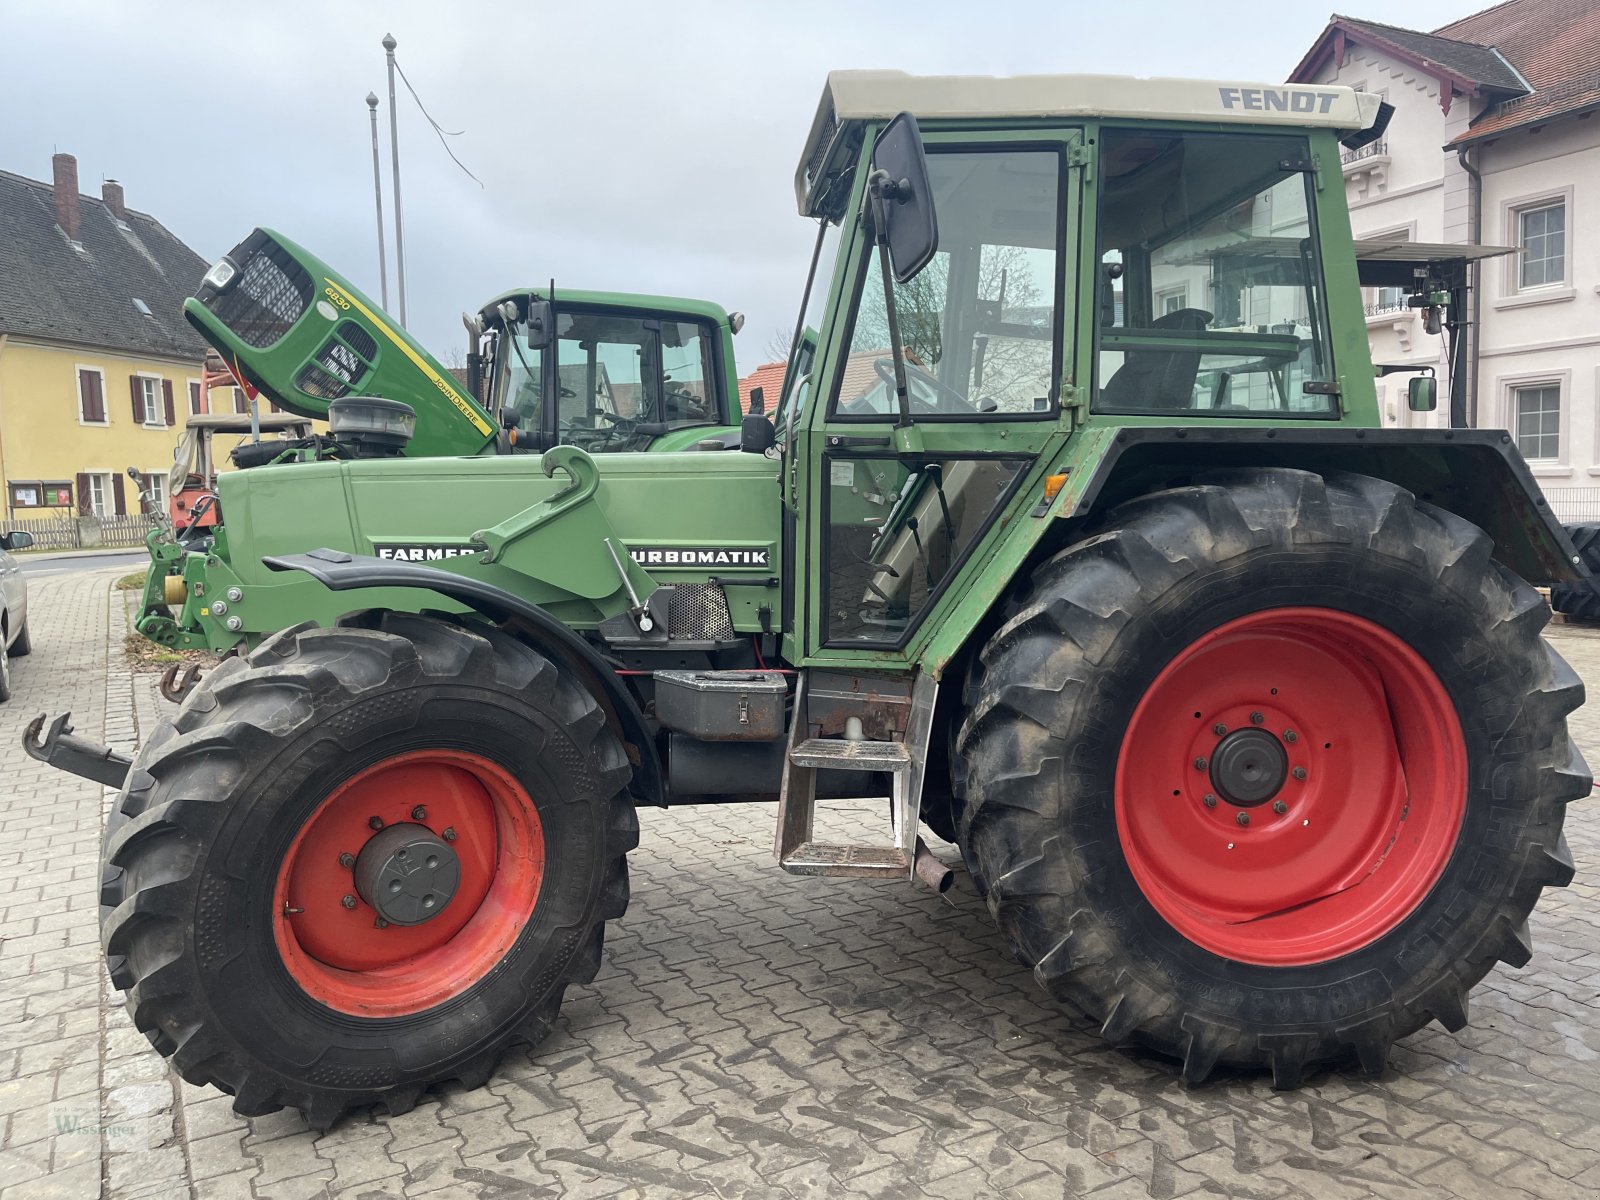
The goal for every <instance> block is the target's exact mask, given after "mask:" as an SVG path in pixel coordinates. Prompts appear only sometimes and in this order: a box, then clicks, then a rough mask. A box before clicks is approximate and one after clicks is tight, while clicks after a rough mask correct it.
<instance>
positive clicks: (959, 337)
mask: <svg viewBox="0 0 1600 1200" xmlns="http://www.w3.org/2000/svg"><path fill="white" fill-rule="evenodd" d="M928 151H929V153H928V176H929V182H930V183H931V185H932V188H933V193H934V199H935V203H936V204H937V206H938V211H939V248H938V252H937V253H936V254H935V256H934V258H933V261H932V262H930V263H929V264H928V266H927V267H925V268H924V269H923V270H922V271H921V272H920V273H919V274H918V275H916V276H915V277H914V278H912V279H910V280H909V281H907V282H906V283H904V284H899V285H897V286H896V287H895V314H896V316H897V318H898V321H899V326H900V340H901V350H902V353H903V354H904V357H905V363H906V380H907V386H908V391H909V393H910V399H911V412H912V416H913V417H914V418H915V419H916V420H918V421H925V420H935V421H936V420H952V419H955V420H959V419H983V418H985V417H991V416H994V417H1010V418H1015V417H1018V416H1035V415H1041V416H1043V415H1049V414H1051V413H1053V412H1054V411H1055V408H1056V403H1057V389H1056V380H1057V379H1058V378H1059V377H1060V363H1059V358H1058V352H1057V339H1056V336H1055V332H1056V326H1057V315H1058V313H1059V311H1060V294H1059V280H1060V278H1061V271H1060V263H1059V254H1060V244H1061V225H1062V221H1061V197H1062V186H1061V170H1062V167H1061V156H1060V154H1059V153H1057V152H1056V151H1053V150H1039V149H1025V148H997V149H989V150H977V151H973V150H962V151H960V152H940V151H939V149H938V146H937V145H936V144H935V145H930V146H929V147H928ZM896 412H897V401H896V398H895V394H894V356H893V352H892V349H891V347H890V343H889V320H888V313H887V310H886V307H885V304H884V294H883V277H882V275H881V274H880V273H879V263H878V256H877V255H876V254H870V255H868V257H867V261H866V264H865V270H864V272H863V277H862V281H861V285H860V290H859V291H858V293H857V307H856V315H855V324H854V327H853V329H852V331H851V336H850V351H849V355H848V356H847V358H846V359H845V361H844V364H843V367H842V369H841V370H840V372H839V375H838V377H837V380H836V384H835V391H834V403H833V409H832V413H831V416H833V417H834V418H837V419H840V420H852V419H854V420H868V421H879V422H881V421H884V420H886V419H892V418H893V416H894V415H895V413H896Z"/></svg>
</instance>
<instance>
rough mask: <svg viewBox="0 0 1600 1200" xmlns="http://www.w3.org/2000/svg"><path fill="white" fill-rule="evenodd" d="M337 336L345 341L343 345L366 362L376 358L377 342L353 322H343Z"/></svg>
mask: <svg viewBox="0 0 1600 1200" xmlns="http://www.w3.org/2000/svg"><path fill="white" fill-rule="evenodd" d="M338 334H339V336H340V337H341V338H343V339H344V340H345V344H346V345H348V346H349V347H350V349H352V350H354V351H355V352H356V353H357V354H359V355H361V357H362V358H364V359H366V360H367V361H368V362H372V361H373V360H374V359H376V358H377V357H378V343H377V340H376V339H375V338H374V337H373V336H372V335H371V334H370V333H368V332H367V331H366V330H365V329H363V328H361V326H359V325H357V324H356V323H355V322H354V321H344V322H342V323H341V324H340V326H339V329H338Z"/></svg>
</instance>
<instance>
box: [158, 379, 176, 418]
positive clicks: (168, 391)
mask: <svg viewBox="0 0 1600 1200" xmlns="http://www.w3.org/2000/svg"><path fill="white" fill-rule="evenodd" d="M161 404H162V407H163V408H165V409H166V410H167V424H168V425H176V424H177V423H178V411H177V409H176V408H175V407H173V403H172V380H170V379H163V380H162V381H161Z"/></svg>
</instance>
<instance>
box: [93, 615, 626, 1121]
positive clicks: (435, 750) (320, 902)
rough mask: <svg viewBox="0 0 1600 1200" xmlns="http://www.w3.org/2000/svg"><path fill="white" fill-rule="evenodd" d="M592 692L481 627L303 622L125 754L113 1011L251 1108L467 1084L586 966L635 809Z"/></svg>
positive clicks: (212, 680) (403, 1104)
mask: <svg viewBox="0 0 1600 1200" xmlns="http://www.w3.org/2000/svg"><path fill="white" fill-rule="evenodd" d="M628 777H629V768H628V764H627V758H626V756H625V753H624V750H623V747H622V745H621V743H620V742H619V741H618V739H617V737H616V736H615V734H614V733H613V732H612V731H611V730H610V728H609V727H608V726H607V724H606V721H605V719H604V716H603V714H602V713H601V712H600V710H599V708H598V706H597V705H596V703H595V702H594V700H593V699H592V698H591V697H590V696H589V695H588V694H587V692H585V691H584V690H583V689H582V688H580V687H579V686H578V685H577V684H576V683H574V682H573V681H572V680H570V679H567V678H565V677H563V675H562V674H561V672H560V671H559V670H558V669H557V668H556V667H555V665H554V664H552V663H551V662H550V661H548V660H547V659H545V658H544V657H542V656H541V655H539V654H538V653H536V652H535V651H534V650H532V649H531V648H529V647H528V646H526V645H524V644H522V643H520V642H518V641H516V640H515V639H513V638H511V637H509V636H507V635H505V634H503V633H501V632H499V631H497V630H494V629H490V628H488V627H483V626H476V625H473V626H466V625H457V624H454V623H451V622H448V621H445V620H442V619H432V618H427V617H419V616H413V615H408V614H395V613H391V614H386V615H385V616H384V617H383V618H382V620H381V622H379V623H377V627H376V628H355V627H342V628H337V629H316V628H313V627H300V628H297V629H292V630H289V631H286V632H285V633H282V634H279V635H277V636H276V637H274V638H273V639H271V640H270V641H268V642H266V643H264V644H263V645H262V646H261V647H260V648H259V649H257V650H256V651H255V652H254V653H253V654H251V655H250V656H249V658H248V659H234V660H229V661H228V662H225V663H224V664H223V665H222V666H220V667H218V668H217V669H216V670H215V671H214V672H213V673H212V674H211V675H210V676H208V677H207V679H206V680H205V682H204V683H203V684H202V685H201V686H200V687H199V688H197V689H196V690H195V692H194V693H193V694H192V695H191V696H190V697H189V698H188V700H187V701H186V702H185V703H184V705H183V707H182V708H181V709H180V711H179V714H178V716H177V719H176V720H175V722H173V724H172V725H170V726H164V727H163V728H161V729H158V730H157V731H156V733H155V735H154V736H152V738H151V740H150V743H149V745H148V746H147V747H146V749H145V750H143V751H142V752H141V754H140V757H139V760H138V761H137V762H136V763H135V765H134V768H133V770H132V771H131V772H130V773H129V781H128V785H127V787H126V789H125V791H124V794H123V798H122V801H121V805H120V808H121V813H122V815H123V817H124V818H125V822H124V823H122V824H121V825H120V826H119V827H117V828H115V829H114V830H113V831H112V833H111V835H110V837H109V839H108V845H107V868H108V870H107V873H106V876H105V882H104V885H103V890H102V903H103V905H104V907H103V909H102V913H103V936H104V944H105V948H106V952H107V956H108V959H109V963H110V967H111V971H112V978H113V981H114V982H115V983H116V985H117V986H118V987H119V988H122V989H124V990H125V991H126V992H127V993H128V997H127V998H128V1005H129V1008H130V1010H131V1011H132V1013H133V1016H134V1020H135V1023H136V1024H137V1025H138V1026H139V1028H140V1029H141V1030H142V1031H143V1032H144V1033H145V1035H146V1036H147V1037H148V1038H149V1039H150V1041H151V1042H152V1044H154V1045H155V1047H156V1048H157V1049H158V1050H159V1051H160V1052H161V1053H162V1054H164V1055H167V1056H169V1057H170V1058H171V1059H172V1062H173V1065H174V1066H175V1067H176V1068H177V1069H178V1071H179V1072H180V1073H181V1074H182V1075H183V1076H184V1078H186V1079H188V1080H189V1081H190V1082H192V1083H212V1084H215V1085H216V1086H218V1087H220V1088H221V1089H222V1090H224V1091H227V1092H231V1093H233V1094H234V1095H235V1097H236V1099H235V1105H234V1107H235V1109H236V1110H237V1111H239V1112H241V1113H244V1114H247V1115H254V1114H257V1113H263V1112H269V1111H272V1110H273V1109H276V1108H280V1107H283V1106H285V1105H292V1106H294V1107H296V1108H299V1109H300V1110H301V1111H302V1113H304V1115H305V1117H306V1119H307V1120H308V1121H309V1122H310V1123H311V1124H312V1125H314V1126H316V1127H319V1128H325V1127H326V1126H327V1125H328V1124H330V1123H331V1122H332V1121H333V1120H335V1119H336V1118H337V1117H338V1116H339V1115H340V1114H341V1113H343V1112H344V1111H346V1110H347V1109H350V1108H353V1107H358V1106H363V1105H368V1104H372V1103H381V1104H384V1105H385V1106H386V1107H387V1108H388V1109H389V1111H391V1112H403V1111H405V1110H406V1109H408V1108H410V1107H411V1105H412V1104H414V1103H415V1101H416V1099H417V1098H418V1096H419V1095H421V1093H422V1092H423V1091H424V1090H426V1089H427V1088H428V1087H429V1086H431V1085H433V1084H436V1083H440V1082H444V1081H447V1080H459V1081H461V1082H463V1083H464V1084H466V1085H467V1086H469V1087H476V1086H479V1085H481V1084H482V1083H483V1082H484V1081H485V1080H486V1079H487V1078H488V1076H489V1073H490V1072H491V1071H492V1069H493V1067H494V1065H495V1062H496V1061H497V1060H498V1058H499V1056H500V1054H501V1053H502V1052H503V1051H504V1050H505V1049H506V1047H507V1046H509V1045H511V1044H512V1043H514V1042H518V1041H523V1042H530V1043H532V1042H537V1041H539V1040H540V1039H541V1038H543V1037H544V1035H545V1033H546V1032H547V1031H548V1029H549V1026H550V1022H551V1021H552V1020H553V1019H554V1017H555V1014H556V1011H557V1009H558V1007H559V1005H560V1002H561V997H562V992H563V991H564V989H565V988H566V986H567V984H569V983H571V982H585V981H587V980H589V979H590V978H592V977H593V975H594V973H595V971H596V969H597V968H598V966H599V961H600V948H601V940H602V937H603V929H604V923H605V921H607V920H609V919H613V918H616V917H619V916H621V915H622V912H623V910H624V909H625V908H626V906H627V900H628V884H627V869H626V864H625V861H624V856H625V854H626V852H627V851H628V850H630V849H632V848H633V846H634V845H635V844H636V843H637V841H638V825H637V821H636V818H635V816H634V813H633V808H632V805H631V803H630V802H629V800H628V797H627V795H626V793H625V791H624V788H625V786H626V784H627V781H628Z"/></svg>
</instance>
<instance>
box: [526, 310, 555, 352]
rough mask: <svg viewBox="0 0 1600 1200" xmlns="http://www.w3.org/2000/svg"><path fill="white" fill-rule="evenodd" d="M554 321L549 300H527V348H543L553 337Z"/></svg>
mask: <svg viewBox="0 0 1600 1200" xmlns="http://www.w3.org/2000/svg"><path fill="white" fill-rule="evenodd" d="M555 329H556V323H555V319H554V318H553V317H552V316H551V313H550V301H548V300H529V301H528V349H530V350H543V349H544V348H545V347H546V346H548V345H549V344H550V339H551V338H553V337H555Z"/></svg>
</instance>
